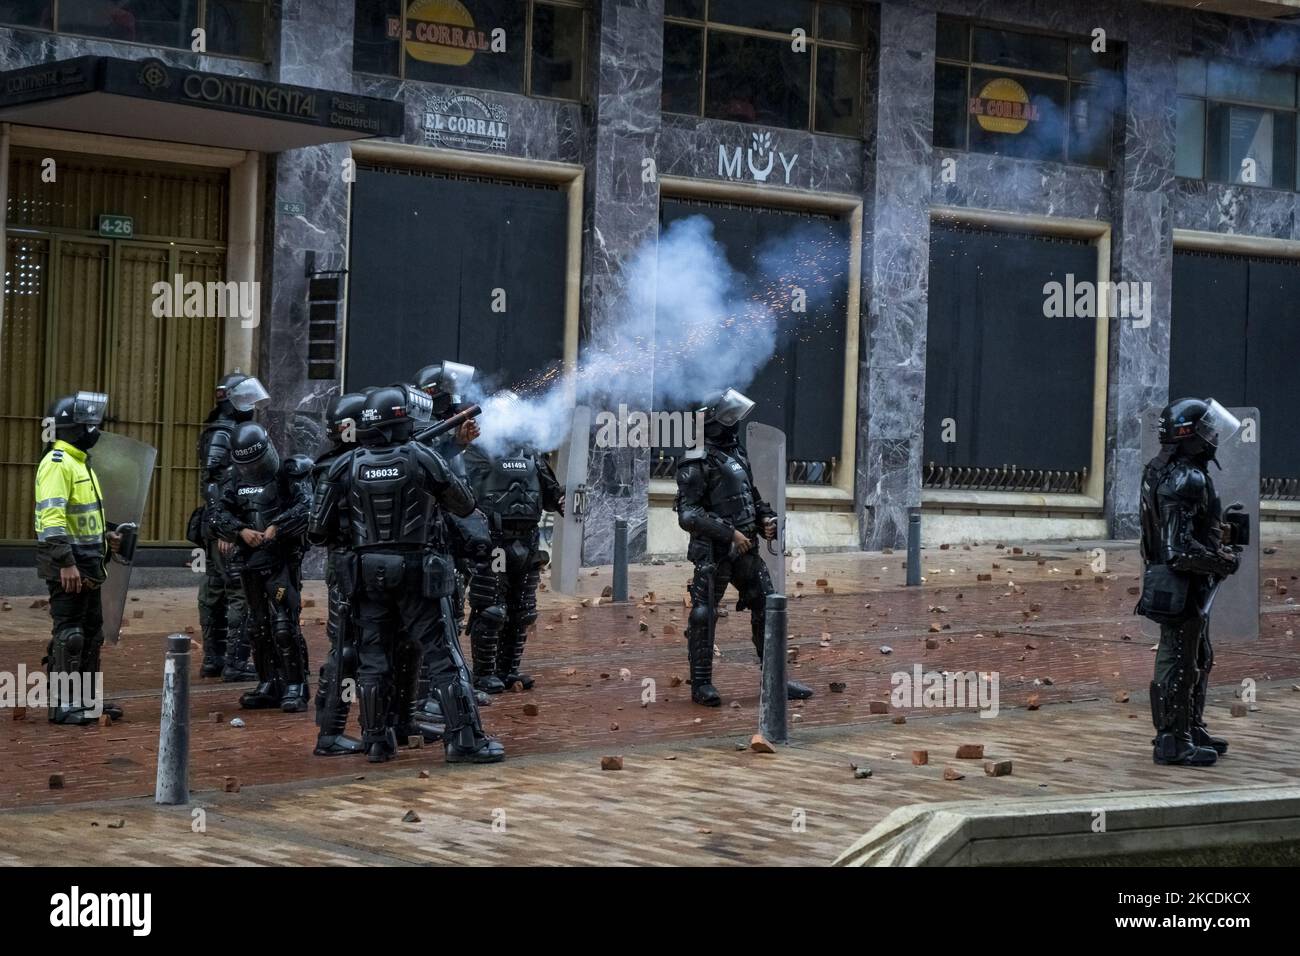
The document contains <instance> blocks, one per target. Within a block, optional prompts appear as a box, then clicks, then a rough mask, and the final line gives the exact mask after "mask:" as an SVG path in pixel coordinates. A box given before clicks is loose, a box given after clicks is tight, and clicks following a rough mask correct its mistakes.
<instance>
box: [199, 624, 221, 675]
mask: <svg viewBox="0 0 1300 956" xmlns="http://www.w3.org/2000/svg"><path fill="white" fill-rule="evenodd" d="M227 643H228V635H227V632H226V629H225V628H224V627H208V628H207V629H206V630H204V632H203V663H202V664H200V665H199V676H200V677H220V676H221V672H222V670H223V669H224V668H225V665H226V647H227Z"/></svg>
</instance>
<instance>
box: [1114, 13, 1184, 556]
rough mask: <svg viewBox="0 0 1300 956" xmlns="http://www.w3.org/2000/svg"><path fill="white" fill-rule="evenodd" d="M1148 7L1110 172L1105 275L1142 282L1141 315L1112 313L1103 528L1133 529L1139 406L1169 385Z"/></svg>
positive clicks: (1164, 67) (1137, 22)
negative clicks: (1146, 287)
mask: <svg viewBox="0 0 1300 956" xmlns="http://www.w3.org/2000/svg"><path fill="white" fill-rule="evenodd" d="M1168 15H1169V12H1168V11H1161V10H1159V9H1158V8H1155V7H1145V6H1143V7H1137V8H1135V9H1134V10H1133V11H1132V12H1131V20H1130V23H1129V30H1128V34H1129V36H1134V37H1141V38H1143V39H1142V42H1138V43H1132V44H1130V45H1129V48H1128V63H1127V70H1126V81H1127V97H1128V101H1127V107H1126V109H1127V115H1126V117H1125V129H1124V142H1123V146H1122V152H1121V153H1120V155H1119V158H1118V165H1117V169H1116V175H1115V198H1114V201H1113V207H1114V209H1115V213H1116V214H1115V218H1114V226H1113V229H1114V234H1113V237H1112V248H1111V253H1112V261H1111V279H1112V280H1115V281H1125V282H1150V283H1151V287H1150V288H1151V299H1150V304H1151V316H1150V323H1149V324H1146V323H1141V324H1139V323H1136V322H1134V321H1133V320H1131V319H1111V325H1110V350H1109V352H1110V354H1109V356H1108V359H1109V375H1108V379H1109V386H1108V394H1107V402H1106V519H1107V523H1108V525H1109V527H1110V533H1111V535H1112V537H1116V538H1132V537H1136V536H1137V534H1138V532H1139V527H1138V489H1139V482H1140V476H1141V471H1142V451H1141V444H1142V440H1141V439H1142V431H1141V429H1142V412H1143V410H1144V409H1146V408H1148V407H1150V406H1152V405H1163V404H1164V403H1165V401H1166V400H1167V397H1168V392H1169V332H1170V309H1171V306H1170V299H1171V295H1172V285H1173V238H1174V236H1173V228H1174V224H1173V215H1172V209H1173V205H1174V196H1175V192H1176V183H1175V179H1174V152H1175V146H1176V136H1175V122H1176V105H1175V104H1176V90H1177V56H1176V53H1175V50H1174V49H1173V47H1172V45H1171V44H1170V43H1169V42H1168V40H1167V39H1166V38H1165V34H1166V33H1167V31H1166V30H1165V29H1163V28H1162V26H1161V23H1162V19H1163V18H1165V17H1167V16H1168Z"/></svg>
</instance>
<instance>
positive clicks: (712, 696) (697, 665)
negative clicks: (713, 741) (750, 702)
mask: <svg viewBox="0 0 1300 956" xmlns="http://www.w3.org/2000/svg"><path fill="white" fill-rule="evenodd" d="M686 654H687V657H688V658H689V660H690V666H691V700H692V701H694V702H695V703H697V704H702V705H703V706H705V707H720V706H722V697H721V696H720V695H719V694H718V690H717V688H716V687H714V686H713V642H712V641H711V640H709V629H708V627H707V626H706V627H697V626H692V627H688V628H687V629H686Z"/></svg>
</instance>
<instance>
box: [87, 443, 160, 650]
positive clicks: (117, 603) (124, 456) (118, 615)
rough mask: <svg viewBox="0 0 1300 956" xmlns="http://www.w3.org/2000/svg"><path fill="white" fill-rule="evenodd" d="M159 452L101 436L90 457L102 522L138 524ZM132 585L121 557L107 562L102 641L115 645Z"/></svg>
mask: <svg viewBox="0 0 1300 956" xmlns="http://www.w3.org/2000/svg"><path fill="white" fill-rule="evenodd" d="M157 457H158V449H156V448H154V447H153V446H152V445H146V444H144V443H143V442H138V441H136V440H135V439H133V438H127V437H126V436H124V435H115V434H113V433H112V432H101V433H100V436H99V441H97V442H96V443H95V448H94V450H93V451H92V452H91V454H90V456H89V461H90V466H91V468H93V469H94V471H95V475H96V477H98V478H99V486H100V488H101V489H102V490H103V494H104V520H106V521H108V522H109V523H110V524H125V523H127V522H135V523H137V524H138V523H139V522H140V521H141V520H142V519H143V518H144V509H145V505H146V503H147V502H148V500H149V482H150V480H151V479H152V478H153V466H154V460H155V459H156V458H157ZM130 583H131V565H130V563H128V562H127V561H124V560H123V559H122V557H121V555H113V556H112V558H111V560H110V561H109V562H108V579H107V580H106V581H105V582H104V584H103V586H102V587H101V588H100V600H101V602H102V604H103V608H104V637H105V639H106V640H107V641H109V642H110V643H113V644H116V643H117V638H118V634H119V632H120V631H121V629H122V617H123V615H124V614H125V612H126V592H127V588H128V586H129V585H130Z"/></svg>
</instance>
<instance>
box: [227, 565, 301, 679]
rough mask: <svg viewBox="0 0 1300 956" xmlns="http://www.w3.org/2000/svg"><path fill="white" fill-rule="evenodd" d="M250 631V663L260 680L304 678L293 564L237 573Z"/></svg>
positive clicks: (297, 579)
mask: <svg viewBox="0 0 1300 956" xmlns="http://www.w3.org/2000/svg"><path fill="white" fill-rule="evenodd" d="M240 580H241V582H242V585H243V591H244V600H245V601H246V602H247V606H248V619H249V623H250V624H251V630H252V634H253V664H254V666H255V667H256V668H257V679H258V680H259V681H261V682H263V683H265V682H267V681H271V680H275V679H276V678H279V679H281V680H283V681H284V682H285V683H287V684H305V683H306V681H307V676H306V675H307V645H306V642H305V641H304V640H303V636H302V631H301V630H300V628H299V626H298V616H299V614H300V613H301V611H302V595H301V593H300V590H299V587H300V584H299V577H298V568H297V565H296V564H290V563H289V562H283V563H281V564H279V565H276V566H274V567H271V568H267V569H258V570H247V569H245V570H243V571H242V572H241V573H240Z"/></svg>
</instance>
